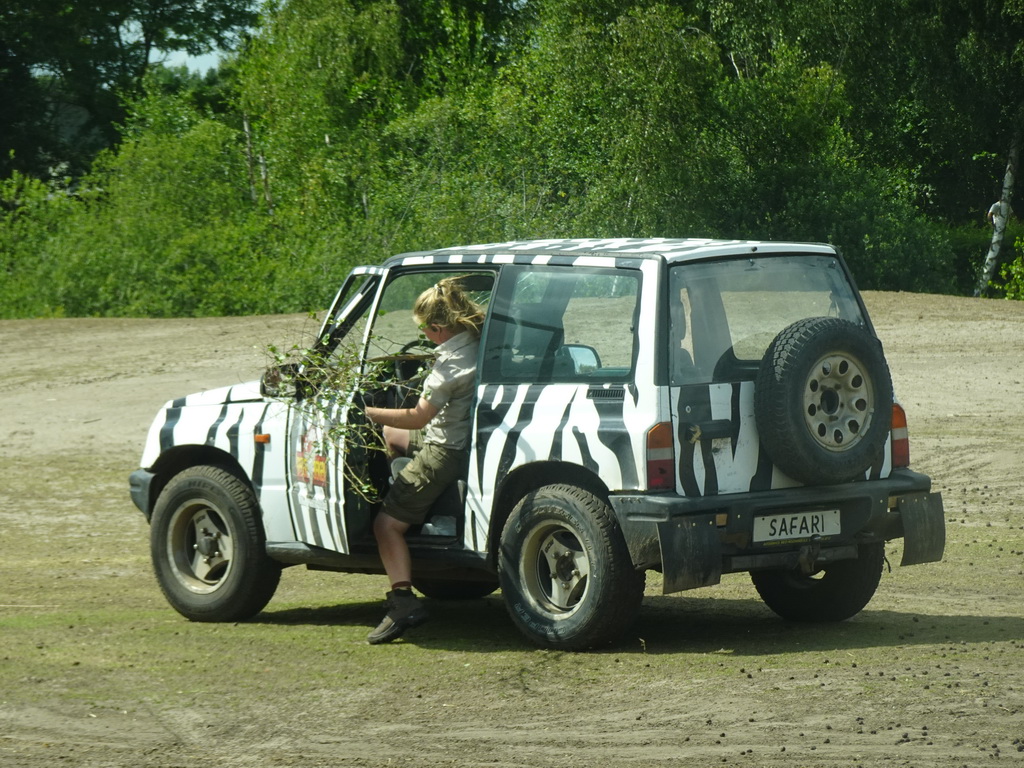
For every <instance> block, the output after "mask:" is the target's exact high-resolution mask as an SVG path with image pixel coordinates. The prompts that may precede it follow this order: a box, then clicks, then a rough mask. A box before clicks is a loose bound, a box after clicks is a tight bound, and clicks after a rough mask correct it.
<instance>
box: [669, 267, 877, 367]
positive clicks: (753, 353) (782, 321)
mask: <svg viewBox="0 0 1024 768" xmlns="http://www.w3.org/2000/svg"><path fill="white" fill-rule="evenodd" d="M669 288H670V292H671V293H670V297H671V301H670V313H671V325H670V338H671V340H672V341H671V349H672V360H671V371H672V374H671V375H672V383H673V384H677V385H679V384H692V383H703V382H711V381H738V380H743V379H751V378H753V376H754V374H755V373H756V371H757V366H758V364H759V363H760V360H761V358H762V357H763V355H764V353H765V350H766V349H767V348H768V345H769V344H771V342H772V339H774V338H775V336H776V335H777V334H778V333H779V331H781V330H782V329H783V328H785V327H787V326H788V325H790V324H792V323H794V322H796V321H797V320H802V319H804V318H807V317H839V318H843V319H846V320H850V321H852V322H854V323H857V324H858V325H864V324H865V319H864V315H863V313H862V312H861V308H860V305H859V303H858V302H857V298H856V295H855V293H854V290H853V287H852V286H851V285H850V282H849V280H848V279H847V276H846V273H845V271H844V270H843V268H842V265H841V264H840V263H839V260H838V259H836V258H835V257H833V256H825V255H815V254H812V255H791V256H762V257H757V258H747V259H743V260H742V261H741V260H728V261H714V262H704V263H699V264H680V265H678V266H675V267H673V268H672V269H671V271H670V277H669Z"/></svg>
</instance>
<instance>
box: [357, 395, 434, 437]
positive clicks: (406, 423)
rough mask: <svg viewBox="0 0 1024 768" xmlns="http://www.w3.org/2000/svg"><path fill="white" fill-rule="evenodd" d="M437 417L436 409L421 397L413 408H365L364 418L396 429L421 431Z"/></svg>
mask: <svg viewBox="0 0 1024 768" xmlns="http://www.w3.org/2000/svg"><path fill="white" fill-rule="evenodd" d="M435 416H437V408H435V407H434V406H432V405H431V404H430V403H429V402H427V401H426V400H424V399H423V398H422V397H421V398H420V399H419V401H418V402H417V403H416V407H415V408H373V407H369V406H368V407H367V408H366V418H368V419H369V420H370V421H372V422H374V423H375V424H380V425H381V426H384V427H395V428H397V429H423V427H425V426H427V424H429V423H430V420H431V419H433V418H434V417H435Z"/></svg>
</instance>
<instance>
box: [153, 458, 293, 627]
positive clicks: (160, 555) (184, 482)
mask: <svg viewBox="0 0 1024 768" xmlns="http://www.w3.org/2000/svg"><path fill="white" fill-rule="evenodd" d="M265 544H266V542H265V539H264V535H263V528H262V526H261V524H260V516H259V508H258V505H257V502H256V497H255V495H254V494H253V492H252V489H251V488H250V487H249V485H248V484H247V483H245V482H244V481H242V480H240V479H239V478H238V477H236V476H235V475H232V474H231V473H229V472H226V471H225V470H223V469H221V468H219V467H212V466H197V467H191V468H189V469H186V470H184V471H183V472H181V473H179V474H177V475H175V476H174V477H173V478H172V479H171V481H170V482H169V483H168V484H167V486H166V487H165V488H164V489H163V492H162V493H161V494H160V497H159V498H158V499H157V502H156V505H155V507H154V509H153V519H152V520H151V523H150V552H151V555H152V558H153V568H154V571H155V572H156V578H157V581H158V582H159V584H160V589H161V590H162V591H163V593H164V596H165V597H166V598H167V601H168V602H169V603H170V604H171V606H172V607H173V608H174V609H175V610H176V611H178V613H180V614H181V615H182V616H185V617H186V618H188V619H191V620H192V621H239V620H242V619H248V618H251V617H252V616H255V615H256V614H257V613H259V612H260V611H261V610H263V608H264V606H266V604H267V603H268V602H270V598H272V597H273V596H274V592H275V591H276V590H277V585H278V581H279V580H280V578H281V566H280V564H279V563H277V562H276V561H274V560H272V559H271V558H269V557H268V556H267V554H266V547H265Z"/></svg>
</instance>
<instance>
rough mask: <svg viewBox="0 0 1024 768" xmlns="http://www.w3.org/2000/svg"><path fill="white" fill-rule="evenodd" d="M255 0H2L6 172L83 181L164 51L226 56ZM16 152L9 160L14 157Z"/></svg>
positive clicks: (250, 17)
mask: <svg viewBox="0 0 1024 768" xmlns="http://www.w3.org/2000/svg"><path fill="white" fill-rule="evenodd" d="M252 6H253V0H76V2H73V3H69V2H66V1H65V0H6V2H5V4H4V10H3V11H2V12H0V94H2V95H4V96H7V97H8V98H10V99H12V100H5V102H4V103H5V104H7V105H10V108H7V109H5V110H4V111H3V113H2V116H0V138H2V139H4V141H5V145H4V146H0V175H7V174H8V173H9V172H10V170H11V169H12V168H19V169H21V170H26V171H31V172H33V173H35V174H38V175H44V174H45V173H46V172H47V168H48V167H53V166H56V165H58V164H60V163H63V164H65V165H66V170H69V171H71V172H72V173H74V174H76V175H77V174H79V173H81V172H82V171H84V170H85V167H86V166H87V164H88V162H89V161H90V160H91V159H92V157H93V156H94V155H95V154H96V152H97V151H99V150H100V149H102V148H103V147H106V146H109V145H111V144H113V143H114V142H115V141H116V139H117V131H116V127H115V124H116V123H117V122H119V121H120V120H121V118H122V117H123V113H122V111H121V105H120V98H121V96H122V94H124V93H136V92H138V89H139V85H140V83H141V82H142V79H143V78H144V77H145V75H146V72H147V71H148V70H149V68H150V66H151V63H150V62H151V60H152V59H153V57H154V56H155V55H157V53H158V52H160V51H165V52H169V51H174V50H184V51H187V52H188V53H190V54H201V53H208V52H210V51H213V50H218V49H230V48H231V47H233V46H234V45H235V43H236V42H237V39H238V35H239V34H240V33H241V32H242V31H244V30H245V29H247V28H249V27H250V26H251V25H252V24H253V23H254V22H255V19H256V15H255V13H254V12H253V10H252ZM12 149H13V150H14V151H15V156H14V158H13V160H12V159H11V158H10V156H9V153H10V150H12Z"/></svg>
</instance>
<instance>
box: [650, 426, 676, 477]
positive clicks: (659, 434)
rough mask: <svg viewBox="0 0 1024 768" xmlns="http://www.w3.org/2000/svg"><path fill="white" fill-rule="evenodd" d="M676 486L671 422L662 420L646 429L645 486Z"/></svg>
mask: <svg viewBox="0 0 1024 768" xmlns="http://www.w3.org/2000/svg"><path fill="white" fill-rule="evenodd" d="M675 487H676V454H675V449H674V436H673V434H672V424H671V422H667V421H663V422H661V423H659V424H655V425H654V426H653V427H651V428H650V429H649V430H647V488H648V490H652V491H663V490H669V489H672V488H675Z"/></svg>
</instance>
